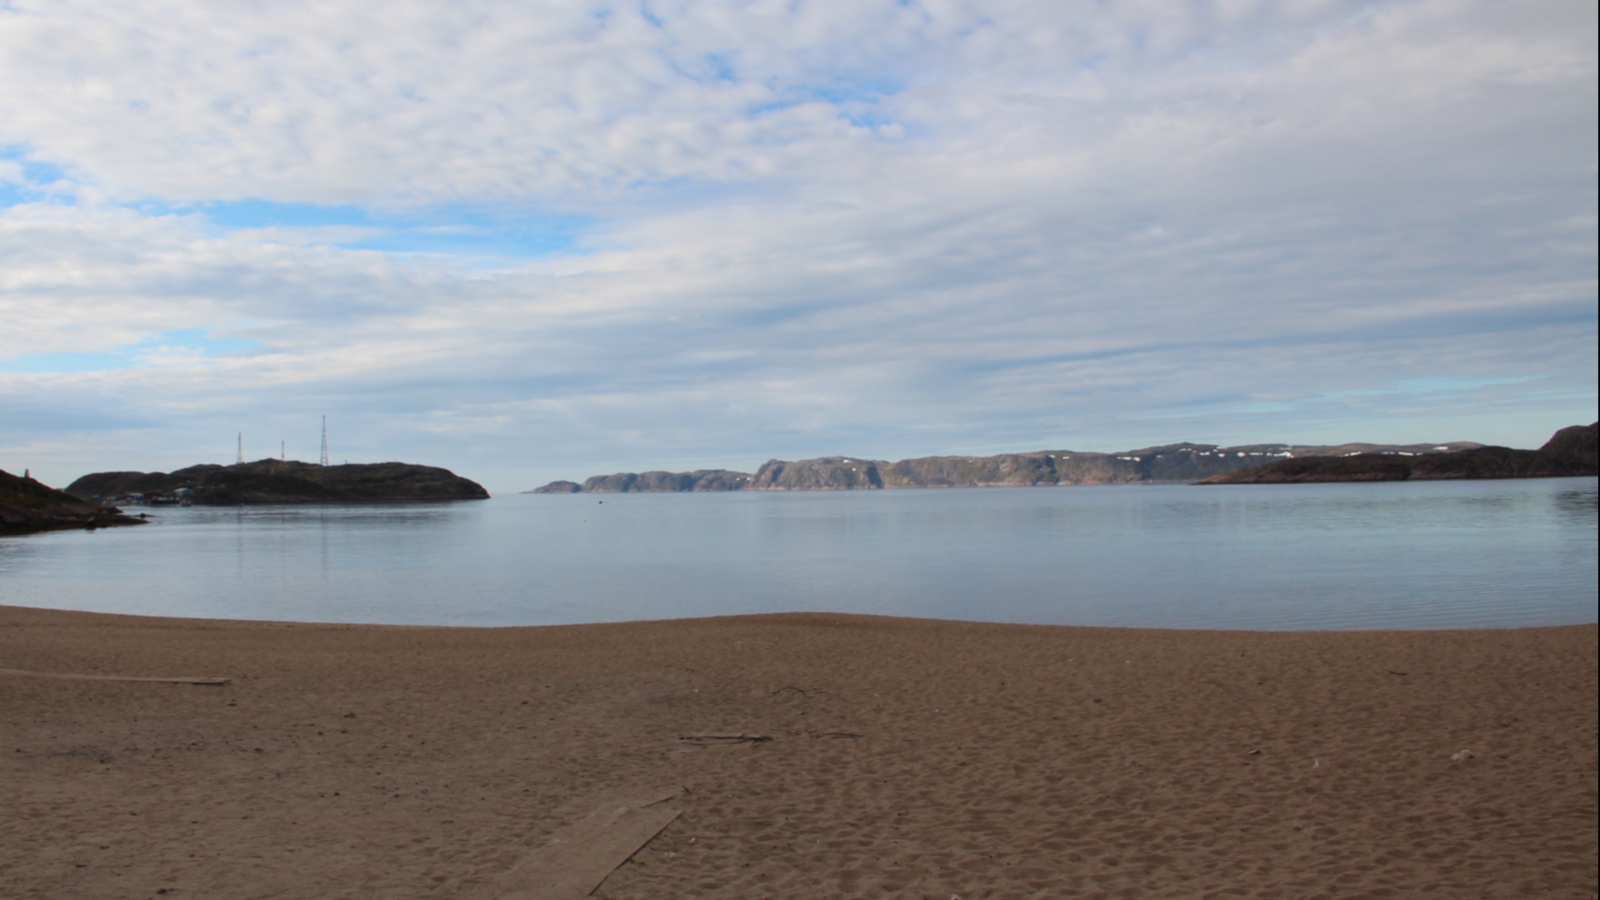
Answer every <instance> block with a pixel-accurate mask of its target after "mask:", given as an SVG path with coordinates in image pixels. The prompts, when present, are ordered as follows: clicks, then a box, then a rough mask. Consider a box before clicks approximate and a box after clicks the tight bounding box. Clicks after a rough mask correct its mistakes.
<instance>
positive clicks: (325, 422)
mask: <svg viewBox="0 0 1600 900" xmlns="http://www.w3.org/2000/svg"><path fill="white" fill-rule="evenodd" d="M322 464H323V465H324V466H326V465H327V464H328V417H327V416H326V415H324V416H323V417H322Z"/></svg>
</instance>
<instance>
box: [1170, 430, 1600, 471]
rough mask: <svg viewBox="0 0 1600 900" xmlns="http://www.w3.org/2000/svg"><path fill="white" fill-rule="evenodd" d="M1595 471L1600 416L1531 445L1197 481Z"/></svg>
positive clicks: (1282, 467) (1295, 464) (1302, 463)
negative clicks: (1541, 445)
mask: <svg viewBox="0 0 1600 900" xmlns="http://www.w3.org/2000/svg"><path fill="white" fill-rule="evenodd" d="M1596 474H1600V422H1597V423H1595V424H1593V425H1572V426H1569V427H1567V428H1563V429H1561V430H1560V431H1558V432H1556V433H1555V435H1554V436H1553V437H1551V438H1550V440H1548V441H1546V442H1545V445H1544V446H1543V447H1540V448H1539V449H1537V450H1513V449H1511V448H1510V447H1476V448H1474V449H1471V450H1464V451H1461V452H1459V453H1429V454H1424V455H1421V456H1368V455H1365V454H1363V455H1361V456H1313V457H1307V458H1304V459H1299V458H1297V459H1282V460H1276V461H1274V462H1270V463H1267V464H1266V465H1262V466H1257V467H1255V468H1251V469H1245V470H1242V471H1239V472H1231V473H1225V474H1218V475H1213V476H1211V477H1209V478H1206V479H1205V480H1203V481H1201V482H1200V483H1201V484H1297V483H1308V482H1331V481H1436V480H1440V479H1452V478H1562V477H1572V476H1581V475H1596Z"/></svg>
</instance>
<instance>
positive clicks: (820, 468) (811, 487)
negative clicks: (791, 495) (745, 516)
mask: <svg viewBox="0 0 1600 900" xmlns="http://www.w3.org/2000/svg"><path fill="white" fill-rule="evenodd" d="M888 465H889V464H888V463H886V462H883V461H882V460H868V459H859V458H856V457H853V456H823V457H819V458H817V459H802V460H799V461H798V462H785V461H784V460H781V459H769V460H767V461H766V462H765V463H764V464H762V466H761V468H759V469H757V470H756V474H755V477H753V478H751V479H750V484H749V485H748V486H747V487H746V488H745V489H746V490H751V491H859V490H877V489H879V488H882V487H883V471H882V470H883V469H884V468H885V467H887V466H888Z"/></svg>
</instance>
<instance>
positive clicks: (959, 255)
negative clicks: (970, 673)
mask: <svg viewBox="0 0 1600 900" xmlns="http://www.w3.org/2000/svg"><path fill="white" fill-rule="evenodd" d="M0 22H3V23H4V24H3V26H0V42H3V44H0V49H3V52H0V146H9V147H11V148H14V152H13V153H12V158H11V159H9V160H0V182H8V183H12V184H17V185H20V186H21V187H20V188H19V189H20V190H22V191H23V192H24V193H23V194H22V195H19V196H21V202H18V203H16V204H14V205H12V206H10V207H9V208H8V209H4V210H0V407H3V409H0V414H3V416H4V418H5V421H7V422H9V423H20V424H13V425H10V426H9V427H7V428H6V429H5V431H4V433H0V453H5V454H7V455H8V456H9V454H12V453H16V452H21V449H20V448H38V447H47V446H48V447H59V446H61V445H62V442H60V441H55V440H54V439H53V438H52V439H43V438H40V437H39V434H50V435H54V434H60V433H66V432H73V431H74V430H80V431H82V430H92V429H94V428H99V427H102V426H103V427H104V428H106V429H110V430H111V431H113V432H115V434H116V437H115V438H114V439H113V438H109V437H108V438H107V439H106V440H107V446H111V445H116V446H119V447H123V448H126V447H129V446H144V447H147V448H149V449H148V450H147V451H146V453H147V455H150V456H159V455H160V453H161V452H169V453H170V452H175V451H160V452H158V449H159V448H160V447H161V446H162V445H163V444H165V445H168V446H179V447H183V448H185V452H187V448H192V447H196V446H199V444H198V443H197V441H198V440H199V439H198V438H197V437H196V436H197V435H199V434H202V433H210V432H217V433H220V434H224V435H229V436H231V435H232V434H233V433H234V432H236V431H237V430H239V426H238V425H237V424H224V423H225V422H232V423H237V422H238V421H241V420H242V421H248V422H251V423H253V424H260V426H261V427H264V428H279V427H280V425H279V424H277V423H280V422H283V423H287V422H291V421H298V420H299V419H303V418H306V417H312V416H315V415H318V414H320V413H321V412H323V411H332V412H335V413H336V414H338V415H340V416H341V417H342V419H341V420H342V421H348V422H349V423H350V428H349V430H348V431H346V432H344V434H346V435H348V436H349V437H348V439H349V440H351V441H352V442H353V446H354V448H355V449H356V450H358V451H361V452H365V451H366V450H370V451H371V452H372V453H373V454H377V455H410V456H414V457H418V458H421V457H422V456H425V455H427V454H443V455H444V456H446V457H455V456H461V457H464V458H466V459H468V460H470V461H472V462H473V464H475V465H481V466H483V467H485V468H486V469H488V470H490V471H494V472H499V473H505V474H504V477H506V478H507V479H508V480H509V479H510V478H512V477H513V475H512V473H524V474H517V475H515V477H517V478H522V477H527V478H529V479H532V478H534V477H537V476H540V475H545V474H551V475H553V474H566V475H569V476H571V475H580V474H588V471H587V469H588V468H589V467H590V466H603V465H605V464H612V463H614V464H616V465H619V466H633V467H640V466H645V467H648V466H652V465H658V464H665V463H664V462H658V460H665V459H679V460H683V459H690V460H692V459H703V460H704V461H705V462H706V463H708V464H710V463H724V464H730V463H732V462H735V461H737V460H735V459H731V457H739V456H740V455H747V456H748V458H747V459H746V460H745V462H744V463H743V464H744V465H749V464H751V460H754V461H757V462H758V461H759V459H760V458H764V457H765V456H768V455H800V454H804V453H811V452H826V451H835V450H846V451H848V452H853V453H867V454H871V455H902V454H911V453H928V452H943V451H949V450H956V449H974V448H982V447H995V448H997V449H998V448H999V447H1000V446H1001V445H1004V446H1011V447H1024V446H1043V445H1045V444H1047V443H1051V444H1055V445H1057V446H1060V445H1064V444H1069V445H1076V446H1084V441H1086V440H1089V441H1093V442H1096V443H1098V442H1100V441H1117V442H1127V443H1130V444H1131V443H1136V442H1139V441H1152V440H1161V439H1169V438H1170V439H1180V438H1196V439H1204V438H1214V439H1227V438H1261V439H1272V438H1278V437H1292V436H1294V433H1295V432H1296V431H1297V430H1298V431H1299V432H1304V431H1306V430H1311V429H1316V428H1322V427H1324V426H1325V425H1326V423H1327V422H1329V421H1347V422H1349V423H1350V426H1351V427H1352V428H1353V429H1368V431H1367V432H1365V433H1364V434H1363V435H1361V436H1368V437H1381V436H1382V435H1376V434H1372V433H1371V430H1372V429H1375V428H1378V427H1379V426H1380V425H1381V424H1382V423H1383V422H1385V421H1391V422H1393V421H1397V418H1396V417H1398V416H1400V413H1398V412H1396V411H1397V410H1400V409H1405V410H1406V413H1405V415H1406V416H1410V417H1413V418H1416V417H1419V416H1421V414H1419V413H1417V412H1416V409H1417V407H1416V404H1419V403H1420V404H1423V406H1424V407H1425V408H1436V409H1437V411H1438V414H1437V416H1436V417H1435V418H1436V419H1437V420H1439V421H1445V420H1446V419H1448V420H1449V421H1459V420H1461V417H1462V416H1470V415H1473V414H1474V413H1471V411H1470V410H1466V411H1463V410H1464V409H1465V408H1466V407H1464V406H1463V404H1465V405H1466V406H1468V407H1469V406H1471V404H1472V403H1477V404H1478V405H1479V406H1478V409H1479V410H1480V412H1481V415H1482V416H1483V417H1484V418H1483V421H1484V422H1485V423H1486V427H1488V426H1489V425H1492V423H1493V422H1494V421H1497V419H1496V418H1495V417H1496V416H1501V415H1502V413H1503V411H1504V410H1507V409H1511V408H1513V407H1515V406H1516V405H1517V404H1519V403H1520V404H1522V405H1523V406H1524V407H1525V408H1533V407H1537V408H1541V409H1547V410H1549V411H1550V415H1552V416H1556V417H1561V416H1570V415H1571V414H1573V413H1574V412H1575V411H1577V412H1582V411H1585V410H1588V409H1592V407H1593V406H1594V402H1595V400H1594V394H1595V391H1594V384H1593V371H1594V366H1595V349H1594V343H1595V330H1596V329H1595V314H1594V305H1595V294H1596V285H1595V278H1594V266H1595V256H1596V254H1595V237H1596V236H1595V222H1596V201H1595V165H1594V158H1595V152H1596V143H1595V136H1594V135H1595V131H1596V89H1595V81H1596V65H1595V48H1594V42H1593V39H1592V36H1593V33H1594V24H1595V23H1594V11H1593V10H1592V9H1590V8H1587V7H1584V6H1582V5H1577V4H1565V3H1538V2H1535V3H1520V4H1487V3H1477V2H1466V0H1459V2H1457V0H1452V2H1440V0H1424V2H1416V3H1378V4H1356V3H1306V4H1278V5H1274V4H1248V3H1245V4H1216V5H1206V4H1195V5H1185V6H1173V5H1171V4H1147V5H1137V4H1132V5H1119V6H1115V7H1110V6H1102V5H1080V4H1039V3H983V4H963V3H922V4H898V3H881V4H880V3H864V4H845V5H841V4H831V5H829V4H806V3H801V4H791V3H740V4H683V5H672V4H658V3H649V4H644V5H633V6H627V7H610V6H604V5H579V4H559V3H551V4H546V5H544V6H539V7H530V6H529V5H527V4H514V5H512V4H497V3H457V4H436V3H403V2H402V3H384V4H364V3H342V4H336V5H328V4H274V5H266V6H254V7H249V6H242V7H230V8H222V7H216V6H207V5H203V4H202V5H195V4H162V3H135V2H126V3H116V4H104V3H94V4H89V3H73V2H57V3H50V4H42V3H13V4H12V5H10V6H9V7H7V8H6V9H5V10H0ZM38 166H44V167H45V168H43V169H35V168H32V167H38ZM40 172H43V173H44V174H39V173H40ZM46 185H54V186H53V187H48V188H47V187H46ZM63 185H65V187H63ZM245 199H256V200H265V201H272V202H275V203H298V204H312V205H313V206H312V207H311V213H309V214H307V216H306V217H305V218H306V221H296V222H272V221H264V222H252V223H250V224H249V225H247V226H244V227H235V226H226V225H225V224H223V223H224V219H223V218H222V217H220V216H221V214H220V213H217V212H215V209H214V208H213V207H211V206H208V205H207V204H210V203H213V202H214V201H229V200H245ZM194 204H198V205H194ZM338 204H356V206H357V208H359V209H365V210H367V211H375V214H374V215H373V216H372V217H371V219H370V220H361V217H359V216H357V217H355V218H351V219H346V220H340V221H330V222H321V223H319V222H318V221H316V214H315V210H316V209H317V208H318V207H317V206H316V205H338ZM463 205H465V206H463ZM468 207H470V208H471V209H473V210H481V209H484V208H489V209H494V210H501V211H511V212H527V213H530V214H534V215H546V214H550V213H553V212H560V213H575V214H580V215H582V216H585V217H587V218H585V219H584V220H583V221H584V222H585V223H586V224H585V225H583V226H581V227H580V229H579V233H578V235H577V236H576V239H575V240H576V242H575V245H574V246H573V247H572V248H571V249H570V250H569V251H564V252H560V253H557V254H554V255H551V256H548V257H545V258H536V259H517V258H515V257H511V256H505V255H502V254H501V253H500V251H493V252H488V253H486V254H482V255H480V254H475V253H474V247H475V246H482V247H489V246H490V245H491V244H492V243H493V239H494V234H493V232H494V230H495V228H498V227H503V226H499V225H494V224H492V223H491V224H487V225H486V224H484V223H483V222H481V221H478V220H476V219H473V220H472V221H470V222H469V221H467V220H468V219H471V216H470V215H466V214H464V213H462V212H461V209H463V208H468ZM173 209H177V210H180V211H179V212H171V211H170V210H173ZM396 211H401V212H400V213H397V212H396ZM377 212H382V213H383V214H384V215H391V214H393V215H399V214H401V213H403V214H404V215H405V216H407V217H409V221H410V222H411V224H410V226H408V227H411V228H412V229H413V231H414V232H415V233H417V234H426V235H429V236H432V237H436V238H450V239H453V240H460V241H462V242H463V243H461V244H460V245H459V247H460V248H461V249H460V250H459V251H456V250H452V249H450V248H448V247H447V248H445V249H438V248H437V247H435V248H434V249H430V250H428V251H427V252H426V253H410V252H408V253H400V252H392V251H391V252H382V251H380V250H377V249H352V248H351V246H350V245H357V246H375V247H376V246H382V245H383V244H382V239H383V238H384V237H385V236H386V235H388V234H390V231H391V228H392V225H391V224H388V223H387V220H385V219H384V215H378V214H376V213H377ZM264 215H265V216H266V218H267V219H269V220H270V218H271V209H270V208H269V209H268V210H267V212H266V213H265V214H264ZM308 222H309V224H308ZM352 223H354V224H352ZM504 227H509V226H504ZM477 236H481V237H482V241H483V243H482V244H474V243H473V241H474V240H477V239H478V237H477ZM430 246H432V245H430ZM452 246H456V245H452ZM196 329H198V330H200V331H203V332H204V333H205V334H207V335H209V336H210V337H209V338H208V340H211V339H215V340H231V341H248V342H253V343H251V344H250V348H249V349H247V350H240V349H237V347H234V345H231V344H230V345H228V346H229V347H234V349H226V350H219V349H216V348H213V347H210V346H209V345H207V344H206V343H205V342H204V341H201V342H199V343H195V342H191V343H182V344H173V345H172V346H171V347H169V349H168V350H167V351H163V352H157V351H156V350H155V349H152V348H156V347H159V346H161V345H160V344H159V340H158V339H159V337H160V336H161V335H164V334H168V333H171V332H178V331H184V332H188V331H193V330H196ZM153 341H154V342H155V343H152V342H153ZM218 346H221V345H218ZM70 353H80V354H96V353H98V354H111V355H117V354H120V356H118V357H117V358H119V359H121V360H123V362H122V363H121V364H119V365H118V366H116V367H109V366H108V367H104V368H103V369H102V370H94V369H93V367H92V366H90V367H89V369H88V370H84V371H76V370H68V369H71V368H72V367H62V366H56V367H54V368H52V367H51V366H50V365H46V364H41V363H39V362H38V360H40V359H46V360H47V361H48V359H51V358H54V357H52V356H51V355H52V354H70ZM157 363H159V365H158V364H157ZM8 364H9V365H10V368H7V365H8ZM1429 377H1454V378H1464V379H1469V380H1470V379H1484V378H1488V379H1490V380H1491V381H1493V383H1494V384H1496V385H1498V386H1497V387H1494V388H1492V389H1489V388H1484V389H1482V390H1477V389H1475V392H1468V393H1466V394H1462V393H1461V392H1454V393H1449V392H1446V393H1440V392H1438V391H1433V390H1431V389H1429V390H1423V389H1422V388H1417V387H1415V385H1416V384H1419V383H1420V382H1419V381H1418V379H1423V378H1429ZM1495 379H1498V380H1495ZM1474 383H1477V382H1476V381H1475V382H1474ZM1408 384H1409V385H1412V387H1404V385H1408ZM1396 385H1401V387H1399V388H1394V386H1396ZM1391 388H1394V389H1393V390H1391ZM1363 392H1364V393H1363ZM1447 394H1448V396H1447ZM1335 396H1337V397H1339V398H1342V399H1340V400H1339V401H1338V402H1337V403H1335V402H1333V401H1330V400H1328V399H1327V398H1329V397H1335ZM1462 397H1468V398H1469V399H1468V400H1463V399H1461V398H1462ZM1428 404H1433V406H1432V407H1428V406H1427V405H1428ZM732 407H737V408H739V409H740V410H742V413H741V414H740V415H738V416H730V415H729V414H728V410H729V409H730V408H732ZM1286 410H1287V411H1286ZM1439 417H1444V418H1439ZM1506 421H1510V420H1509V419H1506ZM1517 421H1519V422H1525V421H1527V420H1526V417H1524V418H1522V419H1518V420H1517ZM1175 422H1176V423H1178V424H1174V423H1175ZM1179 425H1181V426H1182V427H1183V428H1184V429H1193V430H1184V431H1183V433H1173V432H1172V429H1174V428H1177V427H1179ZM282 427H287V426H282ZM1519 427H1523V426H1519ZM24 431H27V432H29V433H28V434H23V432H24ZM138 435H143V437H137V436H138ZM1435 437H1438V438H1440V439H1443V438H1462V437H1469V438H1470V437H1473V435H1462V434H1452V435H1439V436H1435ZM1522 442H1523V443H1526V442H1527V441H1526V440H1523V441H1522ZM1107 446H1110V445H1107ZM228 447H231V444H229V445H228ZM385 447H387V448H390V449H388V450H384V449H381V448H385ZM8 448H10V449H8ZM224 449H227V448H226V447H225V448H224ZM28 452H29V453H36V452H42V451H37V450H29V451H28ZM49 452H50V453H56V452H58V451H55V450H52V451H49ZM118 452H125V451H123V450H119V451H118ZM534 457H537V458H538V459H539V460H541V461H540V462H538V463H534V462H530V461H529V460H530V459H532V458H534ZM61 459H62V460H65V459H66V458H65V457H61ZM187 461H189V460H187V459H164V460H162V461H161V462H162V464H164V465H177V464H182V463H184V462H187ZM440 461H446V462H448V459H444V460H440ZM30 464H31V465H33V466H34V468H35V469H41V468H44V469H46V471H48V465H49V464H48V463H45V462H40V461H32V462H30ZM57 464H58V465H59V466H61V467H62V468H63V469H65V468H66V467H67V466H69V465H80V464H81V465H85V466H88V465H97V466H104V465H113V464H114V465H118V466H122V465H132V464H133V463H132V462H131V461H127V460H109V459H107V460H101V461H98V462H95V461H91V460H88V459H86V458H84V459H81V460H76V461H73V462H67V461H62V462H59V463H57ZM143 464H151V463H143ZM19 465H20V464H19ZM555 468H559V471H551V470H552V469H555ZM61 474H62V475H63V476H68V475H75V474H79V473H77V472H71V471H63V472H62V473H61ZM505 486H517V485H515V484H511V485H505Z"/></svg>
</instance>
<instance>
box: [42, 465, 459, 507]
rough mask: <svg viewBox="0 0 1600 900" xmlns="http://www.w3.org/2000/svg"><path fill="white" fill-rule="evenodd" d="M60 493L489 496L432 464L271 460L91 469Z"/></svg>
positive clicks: (209, 498) (331, 499)
mask: <svg viewBox="0 0 1600 900" xmlns="http://www.w3.org/2000/svg"><path fill="white" fill-rule="evenodd" d="M66 492H67V493H68V494H71V495H73V496H74V497H80V498H83V499H86V500H99V501H110V502H124V503H140V502H143V503H150V504H154V505H172V504H188V505H194V506H240V505H245V504H266V503H351V502H370V501H390V502H417V501H429V500H486V499H488V497H489V492H488V491H486V490H484V489H483V486H482V485H480V484H478V483H477V482H475V481H471V480H469V479H466V478H462V477H461V476H460V475H457V474H455V473H454V472H451V471H450V470H449V469H441V468H438V467H435V466H420V465H415V464H413V463H401V462H383V463H364V464H345V465H342V466H319V465H315V464H313V463H307V462H300V461H298V460H279V459H262V460H257V461H255V462H244V463H237V464H235V465H231V466H222V465H196V466H189V467H188V468H186V469H178V470H176V471H174V472H95V473H93V474H90V475H85V476H83V477H82V478H79V479H78V480H77V481H74V482H73V483H71V484H69V485H67V489H66Z"/></svg>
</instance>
